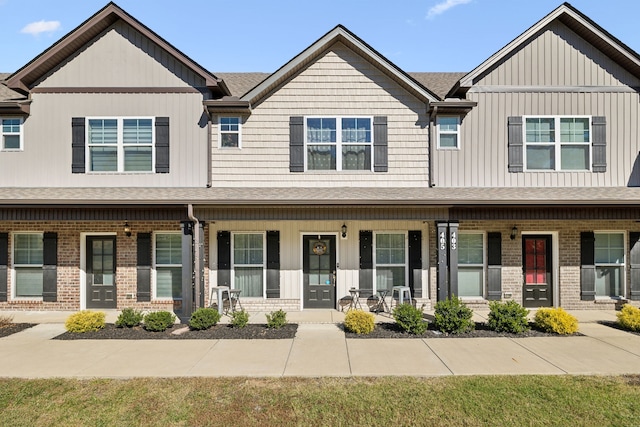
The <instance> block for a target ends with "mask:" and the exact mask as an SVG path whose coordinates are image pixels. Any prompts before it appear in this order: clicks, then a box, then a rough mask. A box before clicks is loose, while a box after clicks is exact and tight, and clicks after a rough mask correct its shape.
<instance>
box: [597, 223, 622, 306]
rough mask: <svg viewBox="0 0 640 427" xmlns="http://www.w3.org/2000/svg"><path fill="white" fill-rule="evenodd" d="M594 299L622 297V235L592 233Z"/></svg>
mask: <svg viewBox="0 0 640 427" xmlns="http://www.w3.org/2000/svg"><path fill="white" fill-rule="evenodd" d="M594 237H595V244H594V250H595V253H594V254H595V267H596V297H622V296H624V283H625V280H624V272H625V247H624V233H621V232H618V233H614V232H612V233H598V232H596V233H594Z"/></svg>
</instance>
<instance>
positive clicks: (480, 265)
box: [457, 233, 484, 298]
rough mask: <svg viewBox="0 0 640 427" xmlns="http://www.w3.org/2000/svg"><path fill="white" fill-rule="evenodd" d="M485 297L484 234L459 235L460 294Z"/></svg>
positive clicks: (462, 295) (461, 295) (460, 295)
mask: <svg viewBox="0 0 640 427" xmlns="http://www.w3.org/2000/svg"><path fill="white" fill-rule="evenodd" d="M457 296H459V297H476V298H483V297H484V234H481V233H459V235H458V295H457Z"/></svg>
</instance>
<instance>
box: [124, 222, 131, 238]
mask: <svg viewBox="0 0 640 427" xmlns="http://www.w3.org/2000/svg"><path fill="white" fill-rule="evenodd" d="M124 235H125V236H127V237H131V227H129V223H128V222H127V221H125V222H124Z"/></svg>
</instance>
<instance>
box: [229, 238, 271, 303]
mask: <svg viewBox="0 0 640 427" xmlns="http://www.w3.org/2000/svg"><path fill="white" fill-rule="evenodd" d="M264 242H265V239H264V235H263V234H262V233H234V234H233V252H232V265H233V288H234V289H240V290H241V291H242V293H241V294H240V295H241V296H243V297H249V298H252V297H253V298H262V297H264V287H265V282H264V277H265V274H264V269H265V263H264V261H265V257H264V252H265V248H264Z"/></svg>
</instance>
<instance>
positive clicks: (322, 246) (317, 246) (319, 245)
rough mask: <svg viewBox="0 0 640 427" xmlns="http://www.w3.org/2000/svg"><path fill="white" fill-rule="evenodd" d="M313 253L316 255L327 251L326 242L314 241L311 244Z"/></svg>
mask: <svg viewBox="0 0 640 427" xmlns="http://www.w3.org/2000/svg"><path fill="white" fill-rule="evenodd" d="M313 253H314V254H316V255H324V254H325V253H327V244H326V243H324V242H315V243H314V244H313Z"/></svg>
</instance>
